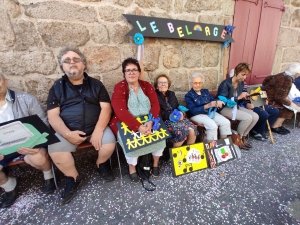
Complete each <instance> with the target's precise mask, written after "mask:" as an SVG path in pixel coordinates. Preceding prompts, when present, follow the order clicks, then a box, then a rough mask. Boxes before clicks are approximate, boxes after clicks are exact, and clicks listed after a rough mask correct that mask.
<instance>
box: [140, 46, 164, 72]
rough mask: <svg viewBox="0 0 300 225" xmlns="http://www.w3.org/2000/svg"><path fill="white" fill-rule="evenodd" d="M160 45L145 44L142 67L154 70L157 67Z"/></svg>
mask: <svg viewBox="0 0 300 225" xmlns="http://www.w3.org/2000/svg"><path fill="white" fill-rule="evenodd" d="M160 51H161V46H160V45H145V54H144V69H145V71H147V70H150V71H152V70H156V69H157V68H158V63H159V56H160Z"/></svg>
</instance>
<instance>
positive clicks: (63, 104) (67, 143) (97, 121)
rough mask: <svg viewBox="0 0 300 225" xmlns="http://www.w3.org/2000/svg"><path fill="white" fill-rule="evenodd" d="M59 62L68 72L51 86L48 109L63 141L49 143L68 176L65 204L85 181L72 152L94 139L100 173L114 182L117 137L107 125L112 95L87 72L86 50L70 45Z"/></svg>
mask: <svg viewBox="0 0 300 225" xmlns="http://www.w3.org/2000/svg"><path fill="white" fill-rule="evenodd" d="M58 63H59V65H60V68H61V69H62V71H63V72H64V73H65V75H64V76H63V77H62V78H60V79H59V80H57V81H56V82H55V83H54V85H53V86H52V88H51V89H50V91H49V96H48V100H47V110H48V118H49V123H50V125H51V126H52V128H53V129H54V130H55V131H56V136H57V137H58V138H59V139H60V142H59V143H56V144H53V145H50V146H49V154H50V156H51V158H52V160H53V162H54V163H55V165H56V166H57V167H58V169H59V170H60V171H61V172H63V173H64V175H65V176H66V184H65V188H64V191H63V193H62V195H61V202H60V203H61V204H66V203H68V202H70V201H71V199H72V198H73V197H74V196H75V194H76V191H77V189H78V188H79V187H80V185H82V182H83V176H82V175H80V174H79V173H78V171H77V169H76V167H75V163H74V158H73V156H72V154H71V153H72V152H75V151H76V148H77V146H78V145H79V144H80V143H82V142H83V141H85V140H87V141H89V142H91V143H92V145H93V146H94V147H95V149H96V151H98V159H97V160H96V166H97V170H98V172H99V173H100V175H102V176H103V178H104V180H105V181H112V180H114V177H113V175H112V172H111V170H110V165H109V161H108V159H109V158H110V156H111V155H112V153H113V151H114V148H115V142H116V139H115V136H114V134H113V133H112V131H111V130H110V128H109V127H107V124H108V122H109V120H110V117H111V112H112V110H111V106H110V98H109V95H108V93H107V91H106V89H105V87H104V85H103V84H102V82H101V81H99V80H97V79H94V78H92V77H90V76H88V74H87V73H86V72H84V71H85V69H86V67H87V61H86V58H85V56H84V55H83V53H82V52H81V51H80V50H79V49H78V48H77V47H74V46H67V47H65V48H63V49H62V50H61V51H60V53H59V55H58ZM107 161H108V162H107Z"/></svg>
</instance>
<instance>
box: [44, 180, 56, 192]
mask: <svg viewBox="0 0 300 225" xmlns="http://www.w3.org/2000/svg"><path fill="white" fill-rule="evenodd" d="M54 191H55V184H54V178H51V179H48V180H45V185H44V187H43V188H42V192H43V193H44V194H51V193H53V192H54Z"/></svg>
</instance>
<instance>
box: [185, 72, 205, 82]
mask: <svg viewBox="0 0 300 225" xmlns="http://www.w3.org/2000/svg"><path fill="white" fill-rule="evenodd" d="M196 77H201V79H202V82H203V83H204V80H205V79H204V76H203V75H202V74H201V73H193V74H192V75H191V76H190V79H189V83H190V84H191V83H192V81H193V79H194V78H196Z"/></svg>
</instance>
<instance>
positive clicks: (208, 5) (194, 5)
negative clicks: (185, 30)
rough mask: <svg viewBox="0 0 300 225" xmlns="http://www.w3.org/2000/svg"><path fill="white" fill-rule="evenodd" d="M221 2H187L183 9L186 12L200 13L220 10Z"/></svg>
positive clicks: (212, 0)
mask: <svg viewBox="0 0 300 225" xmlns="http://www.w3.org/2000/svg"><path fill="white" fill-rule="evenodd" d="M222 3H223V1H220V0H210V1H203V0H187V1H186V3H185V5H184V9H185V11H186V12H189V13H190V12H196V13H198V12H201V11H208V10H211V11H212V10H221V5H222Z"/></svg>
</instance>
